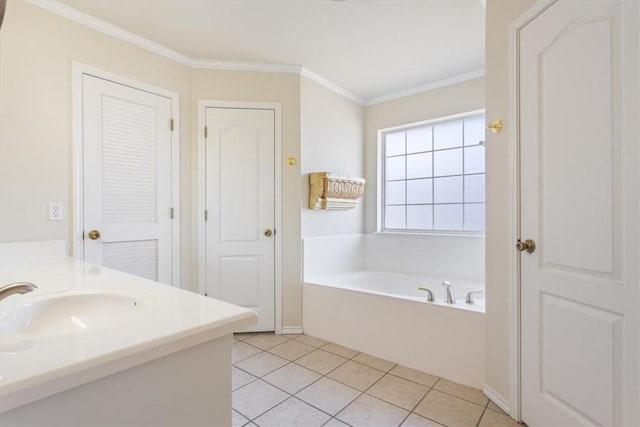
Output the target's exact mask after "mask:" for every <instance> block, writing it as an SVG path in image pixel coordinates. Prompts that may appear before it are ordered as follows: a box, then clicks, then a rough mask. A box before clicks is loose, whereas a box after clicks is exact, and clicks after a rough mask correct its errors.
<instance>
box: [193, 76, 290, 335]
mask: <svg viewBox="0 0 640 427" xmlns="http://www.w3.org/2000/svg"><path fill="white" fill-rule="evenodd" d="M192 83H193V85H192V97H193V104H192V111H193V112H194V113H193V115H192V132H193V135H194V136H195V135H198V134H199V130H198V126H199V123H198V114H197V111H198V110H197V108H198V104H197V103H198V101H199V100H233V101H259V102H280V103H282V158H281V159H279V161H280V162H281V164H282V226H283V230H278V232H279V233H280V232H281V233H282V241H283V247H282V252H283V253H282V257H283V271H282V280H283V283H282V288H283V289H282V291H283V292H282V293H283V295H282V298H283V302H282V305H283V313H282V322H283V326H284V327H300V326H301V325H302V285H301V283H302V242H301V238H300V206H301V205H302V195H301V191H302V190H301V188H300V185H299V183H300V163H297V164H296V165H294V166H289V165H287V163H286V159H287V158H288V157H295V158H296V159H299V158H300V76H299V75H298V74H282V73H258V72H245V71H225V70H206V69H194V70H193V80H192ZM194 139H196V138H194ZM194 144H196V141H194ZM194 147H195V145H194ZM192 164H193V168H192V170H191V172H192V178H191V179H192V181H193V183H194V185H193V189H192V198H193V200H194V202H195V201H196V200H197V191H198V186H197V178H198V159H197V150H195V149H194V151H193V153H192ZM196 215H198V213H197V212H194V216H193V227H192V230H191V232H192V233H193V235H194V236H195V235H197V221H196ZM192 251H193V253H194V254H196V253H197V241H196V239H194V241H193V248H192ZM192 267H193V269H194V270H193V277H197V268H198V265H197V259H194V262H193V265H192Z"/></svg>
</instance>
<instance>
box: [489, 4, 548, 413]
mask: <svg viewBox="0 0 640 427" xmlns="http://www.w3.org/2000/svg"><path fill="white" fill-rule="evenodd" d="M556 1H557V0H539V1H538V2H536V3H535V4H534V5H533V6H531V7H530V8H529V9H527V10H526V11H525V12H524V13H523V14H522V15H520V17H518V19H516V20H515V21H513V22H512V23H511V25H510V26H509V123H510V126H509V136H508V140H509V145H508V152H509V178H510V179H509V200H508V203H509V223H508V227H509V233H508V236H509V245H510V247H511V248H512V249H511V251H509V257H508V259H507V266H508V269H509V277H510V281H509V299H508V300H509V314H508V322H509V336H508V343H509V389H510V393H509V396H508V397H509V402H508V404H507V402H500V400H502V399H500V396H494V397H495V398H496V400H498V403H503V405H500V406H504V407H503V409H508V412H509V415H511V417H512V418H514V419H515V420H517V421H521V417H522V393H521V379H520V376H521V373H522V370H521V360H522V354H521V348H520V337H521V308H522V300H521V293H520V287H521V281H520V255H519V252H517V251H516V246H515V245H516V242H517V241H518V239H520V196H521V194H520V110H519V105H520V97H519V93H520V79H519V72H520V70H519V64H518V59H519V57H520V47H519V41H520V31H522V29H523V28H524V27H526V26H527V24H529V23H530V22H531V21H533V19H535V18H536V17H537V16H538V15H540V14H541V13H542V12H544V11H545V10H546V9H548V8H549V7H550V6H551V5H553V4H554V3H555V2H556Z"/></svg>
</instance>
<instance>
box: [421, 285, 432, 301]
mask: <svg viewBox="0 0 640 427" xmlns="http://www.w3.org/2000/svg"><path fill="white" fill-rule="evenodd" d="M418 290H419V291H425V292H426V293H427V301H428V302H433V292H431V289H428V288H423V287H421V286H419V287H418Z"/></svg>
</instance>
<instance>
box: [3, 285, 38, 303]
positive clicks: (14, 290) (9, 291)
mask: <svg viewBox="0 0 640 427" xmlns="http://www.w3.org/2000/svg"><path fill="white" fill-rule="evenodd" d="M36 289H38V287H37V286H36V285H34V284H33V283H29V282H16V283H9V284H7V285H4V286H2V287H0V301H2V300H3V299H5V298H6V297H9V296H11V295H13V294H26V293H27V292H31V291H35V290H36Z"/></svg>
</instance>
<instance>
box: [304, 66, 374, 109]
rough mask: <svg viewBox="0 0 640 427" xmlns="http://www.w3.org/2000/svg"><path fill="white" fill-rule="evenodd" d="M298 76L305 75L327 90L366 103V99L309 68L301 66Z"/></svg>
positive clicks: (361, 103)
mask: <svg viewBox="0 0 640 427" xmlns="http://www.w3.org/2000/svg"><path fill="white" fill-rule="evenodd" d="M300 76H301V77H306V78H308V79H309V80H311V81H314V82H316V83H318V84H319V85H320V86H324V87H326V88H327V89H329V90H332V91H334V92H335V93H337V94H338V95H342V96H344V97H345V98H347V99H350V100H351V101H353V102H356V103H358V104H360V105H367V103H366V101H365V100H364V99H362V98H360V97H359V96H358V95H355V94H353V93H351V92H349V91H348V90H346V89H344V88H343V87H340V86H338V85H337V84H335V83H333V82H331V81H329V80H327V79H325V78H324V77H322V76H320V75H318V74H316V73H314V72H313V71H311V70H309V69H308V68H302V70H301V71H300Z"/></svg>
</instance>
